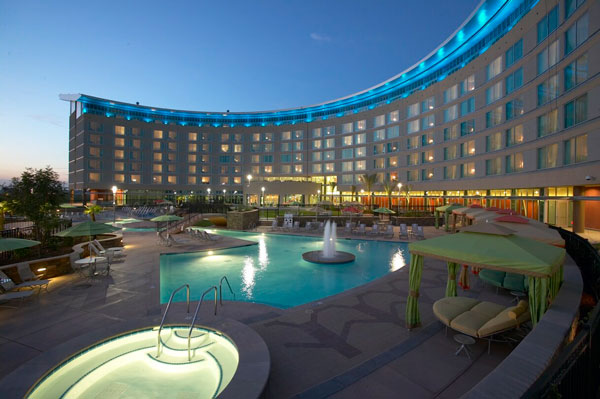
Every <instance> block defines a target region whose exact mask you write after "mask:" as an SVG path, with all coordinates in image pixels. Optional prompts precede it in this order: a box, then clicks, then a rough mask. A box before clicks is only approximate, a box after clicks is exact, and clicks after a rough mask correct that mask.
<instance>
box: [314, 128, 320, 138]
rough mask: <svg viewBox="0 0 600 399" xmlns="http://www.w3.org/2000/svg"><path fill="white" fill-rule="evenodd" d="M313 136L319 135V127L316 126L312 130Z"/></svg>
mask: <svg viewBox="0 0 600 399" xmlns="http://www.w3.org/2000/svg"><path fill="white" fill-rule="evenodd" d="M312 136H313V137H321V128H320V127H317V128H314V129H313V130H312Z"/></svg>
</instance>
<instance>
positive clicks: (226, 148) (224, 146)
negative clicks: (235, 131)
mask: <svg viewBox="0 0 600 399" xmlns="http://www.w3.org/2000/svg"><path fill="white" fill-rule="evenodd" d="M221 152H229V144H221Z"/></svg>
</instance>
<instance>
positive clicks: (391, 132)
mask: <svg viewBox="0 0 600 399" xmlns="http://www.w3.org/2000/svg"><path fill="white" fill-rule="evenodd" d="M398 136H400V126H392V127H388V128H387V129H385V137H386V138H387V139H393V138H396V137H398Z"/></svg>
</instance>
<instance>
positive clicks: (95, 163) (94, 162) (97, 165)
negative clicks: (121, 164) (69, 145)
mask: <svg viewBox="0 0 600 399" xmlns="http://www.w3.org/2000/svg"><path fill="white" fill-rule="evenodd" d="M88 168H90V169H102V161H100V160H99V159H90V160H88ZM121 170H123V169H121Z"/></svg>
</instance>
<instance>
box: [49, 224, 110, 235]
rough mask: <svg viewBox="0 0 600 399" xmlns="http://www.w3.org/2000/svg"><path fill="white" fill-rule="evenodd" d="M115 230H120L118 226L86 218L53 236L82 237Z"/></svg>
mask: <svg viewBox="0 0 600 399" xmlns="http://www.w3.org/2000/svg"><path fill="white" fill-rule="evenodd" d="M117 230H121V228H120V227H113V226H110V225H108V224H104V223H100V222H93V221H91V220H88V221H86V222H82V223H79V224H77V225H75V226H73V227H69V228H68V229H66V230H63V231H61V232H59V233H56V234H55V236H58V237H83V236H95V235H98V234H106V233H112V232H115V231H117Z"/></svg>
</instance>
